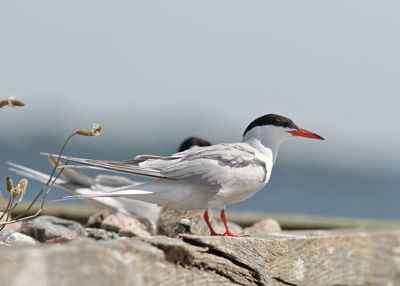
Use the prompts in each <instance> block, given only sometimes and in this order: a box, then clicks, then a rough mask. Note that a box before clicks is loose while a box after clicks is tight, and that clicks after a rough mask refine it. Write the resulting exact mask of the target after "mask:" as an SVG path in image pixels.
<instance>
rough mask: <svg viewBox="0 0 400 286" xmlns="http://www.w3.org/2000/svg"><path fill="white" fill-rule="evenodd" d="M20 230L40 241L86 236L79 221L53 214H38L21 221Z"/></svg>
mask: <svg viewBox="0 0 400 286" xmlns="http://www.w3.org/2000/svg"><path fill="white" fill-rule="evenodd" d="M21 232H22V233H24V234H27V235H29V236H31V237H33V238H35V239H37V240H39V241H40V242H45V241H51V240H53V241H64V240H71V239H74V238H77V237H79V236H86V231H85V229H84V228H83V226H82V225H81V224H80V223H77V222H75V221H72V220H66V219H61V218H57V217H53V216H40V217H37V218H35V219H32V220H28V221H25V222H23V224H22V227H21Z"/></svg>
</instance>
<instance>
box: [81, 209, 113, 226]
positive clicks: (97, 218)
mask: <svg viewBox="0 0 400 286" xmlns="http://www.w3.org/2000/svg"><path fill="white" fill-rule="evenodd" d="M109 215H110V211H109V210H108V208H104V209H102V210H100V211H98V212H97V213H95V214H93V215H91V216H90V217H89V218H88V221H87V223H86V226H87V227H100V226H101V223H102V222H103V220H104V219H105V218H106V217H108V216H109Z"/></svg>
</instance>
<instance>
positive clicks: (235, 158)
mask: <svg viewBox="0 0 400 286" xmlns="http://www.w3.org/2000/svg"><path fill="white" fill-rule="evenodd" d="M294 137H305V138H311V139H319V140H324V138H322V137H321V136H319V135H317V134H315V133H313V132H310V131H307V130H305V129H301V128H299V127H298V126H297V125H296V124H295V123H294V122H293V121H292V120H291V119H289V118H287V117H284V116H280V115H276V114H267V115H264V116H261V117H259V118H257V119H255V120H254V121H252V122H251V123H250V124H249V125H248V126H247V128H246V129H245V131H244V133H243V138H242V141H241V142H239V143H225V144H216V145H211V146H209V147H199V148H195V149H189V150H186V151H183V152H178V153H175V154H173V155H171V156H166V157H164V156H155V155H139V156H136V157H135V158H134V159H133V160H127V161H105V160H91V159H84V158H76V157H71V156H62V158H63V159H65V160H69V161H73V162H77V163H81V164H84V165H68V166H66V167H67V168H90V169H101V170H109V171H115V172H121V173H127V174H131V175H138V176H145V177H151V178H154V180H153V181H150V182H147V183H144V184H141V185H139V186H134V187H130V186H128V187H122V188H118V189H116V190H113V191H111V192H110V193H107V194H104V193H103V194H101V193H100V194H97V195H91V197H124V198H128V199H134V200H142V201H145V202H149V203H154V204H158V205H162V206H168V207H170V208H173V209H177V210H197V209H204V210H205V212H204V220H205V222H206V224H207V226H208V228H209V229H210V234H211V235H220V234H218V233H216V232H215V231H214V229H213V227H212V225H211V223H210V220H209V216H208V210H209V209H210V208H221V212H220V216H221V219H222V222H223V224H224V226H225V233H224V234H222V235H227V236H236V235H235V234H234V233H232V231H231V230H230V229H229V227H228V224H227V221H226V216H225V205H228V204H232V203H236V202H240V201H243V200H245V199H247V198H249V197H251V196H252V195H254V194H255V193H257V192H258V191H260V190H261V189H262V188H263V187H264V186H265V185H266V184H267V182H268V181H269V178H270V176H271V171H272V167H273V165H274V163H275V161H276V157H277V154H278V148H279V146H280V144H281V143H283V142H284V141H286V140H287V139H289V138H294ZM44 155H47V156H51V157H57V156H58V155H55V154H44ZM72 197H75V198H87V195H83V196H72Z"/></svg>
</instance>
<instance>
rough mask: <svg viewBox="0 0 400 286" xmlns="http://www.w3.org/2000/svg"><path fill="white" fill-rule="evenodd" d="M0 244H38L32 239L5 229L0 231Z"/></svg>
mask: <svg viewBox="0 0 400 286" xmlns="http://www.w3.org/2000/svg"><path fill="white" fill-rule="evenodd" d="M0 242H2V243H4V244H5V245H34V244H37V243H38V242H37V241H36V240H35V239H33V238H32V237H30V236H28V235H25V234H23V233H19V232H16V231H14V230H12V229H9V228H7V227H5V228H4V229H3V230H2V231H0Z"/></svg>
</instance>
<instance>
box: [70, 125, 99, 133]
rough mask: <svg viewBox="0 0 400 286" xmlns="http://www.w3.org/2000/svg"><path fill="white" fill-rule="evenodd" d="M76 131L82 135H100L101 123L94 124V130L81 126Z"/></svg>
mask: <svg viewBox="0 0 400 286" xmlns="http://www.w3.org/2000/svg"><path fill="white" fill-rule="evenodd" d="M75 133H76V134H79V135H82V136H98V135H100V133H101V126H100V125H99V124H93V127H92V130H87V129H82V128H81V129H78V130H76V132H75Z"/></svg>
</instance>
